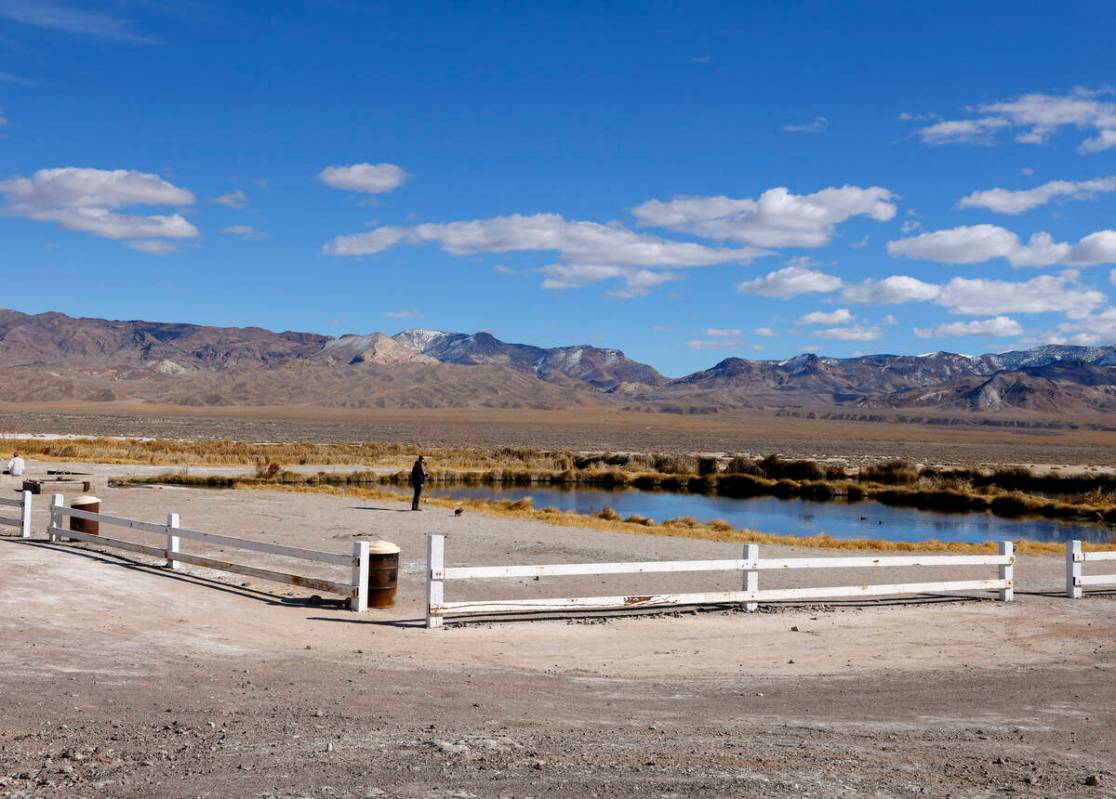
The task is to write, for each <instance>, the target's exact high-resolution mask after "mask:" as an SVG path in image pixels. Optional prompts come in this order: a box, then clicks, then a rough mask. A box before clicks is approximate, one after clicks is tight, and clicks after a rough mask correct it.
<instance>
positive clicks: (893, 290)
mask: <svg viewBox="0 0 1116 799" xmlns="http://www.w3.org/2000/svg"><path fill="white" fill-rule="evenodd" d="M941 291H942V289H941V286H936V285H934V284H933V283H925V282H923V281H921V280H919V279H918V278H914V277H910V276H908V275H891V276H890V277H885V278H884V279H883V280H871V279H869V280H865V281H864V282H862V283H853V284H850V285H847V286H845V289H844V291H842V292H841V296H842V297H843V298H844V299H845V300H847V301H848V302H855V303H859V304H863V305H898V304H900V303H904V302H926V301H927V300H933V299H937V297H938V295H939V294H941Z"/></svg>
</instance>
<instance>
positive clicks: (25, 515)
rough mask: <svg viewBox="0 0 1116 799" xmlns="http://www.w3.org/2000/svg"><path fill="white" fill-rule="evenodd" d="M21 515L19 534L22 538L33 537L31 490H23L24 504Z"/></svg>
mask: <svg viewBox="0 0 1116 799" xmlns="http://www.w3.org/2000/svg"><path fill="white" fill-rule="evenodd" d="M20 510H21V513H20V515H19V534H20V537H21V538H30V537H31V492H30V491H24V492H23V505H22V507H21V508H20Z"/></svg>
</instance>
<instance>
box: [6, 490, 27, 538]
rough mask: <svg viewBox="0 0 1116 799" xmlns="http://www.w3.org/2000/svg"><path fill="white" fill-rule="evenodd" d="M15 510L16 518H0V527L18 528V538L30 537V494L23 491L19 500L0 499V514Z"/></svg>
mask: <svg viewBox="0 0 1116 799" xmlns="http://www.w3.org/2000/svg"><path fill="white" fill-rule="evenodd" d="M8 508H16V509H17V511H18V513H19V515H18V516H0V527H18V528H19V537H20V538H30V537H31V492H30V491H24V492H23V493H22V495H21V496H20V498H19V499H4V498H3V497H0V512H7V509H8Z"/></svg>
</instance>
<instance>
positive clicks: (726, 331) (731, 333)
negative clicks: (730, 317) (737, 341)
mask: <svg viewBox="0 0 1116 799" xmlns="http://www.w3.org/2000/svg"><path fill="white" fill-rule="evenodd" d="M705 335H707V336H709V337H710V338H740V337H741V336H742V335H744V333H743V331H742V330H741V329H740V328H738V327H707V328H706V329H705Z"/></svg>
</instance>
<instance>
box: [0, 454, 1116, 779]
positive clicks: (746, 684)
mask: <svg viewBox="0 0 1116 799" xmlns="http://www.w3.org/2000/svg"><path fill="white" fill-rule="evenodd" d="M96 468H97V471H98V475H97V479H98V485H97V493H98V495H100V496H101V497H102V498H103V499H104V504H103V510H104V511H105V512H112V513H118V514H120V515H124V516H128V517H131V518H140V519H146V520H151V521H161V520H162V519H163V518H164V517H165V515H166V513H167V512H170V511H175V512H179V513H180V514H181V516H182V523H183V525H184V526H186V527H192V528H195V529H202V530H208V531H213V532H224V533H227V534H231V535H238V536H241V537H246V538H253V539H259V540H268V541H281V542H283V543H290V544H296V545H299V546H306V547H313V548H318V549H323V550H327V551H337V552H347V551H348V550H349V548H350V542H351V541H352V540H353V538H354V536H370V537H377V538H381V537H382V538H388V539H390V540H392V541H395V542H397V543H399V544H400V546H401V547H402V563H403V573H402V576H401V584H400V594H399V601H398V603H397V605H396V606H395V607H394V608H391V609H389V610H386V611H373V612H370V613H368V614H365V615H358V614H353V613H350V612H348V611H346V610H344V609H342V608H340V607H333V606H329V605H326V606H315V605H311V604H308V603H307V602H306V600H305V596H306V592H301V591H298V590H294V589H292V590H290V591H288V590H287V587H286V586H282V585H276V584H272V583H265V582H257V581H253V580H246V579H242V578H236V577H232V576H227V575H226V576H223V577H217V576H216V575H215V574H213V573H211V572H206V571H204V570H199V569H191V568H187V569H186V570H185V572H184V573H180V574H172V573H169V572H167V571H166V570H164V569H162V568H159V567H158V566H157V565H155V562H154V561H150V560H148V559H145V558H143V557H136V558H130V557H120V556H118V555H116V554H110V553H107V552H100V551H95V550H94V549H92V548H88V547H85V548H83V547H77V546H64V545H50V544H47V543H45V542H42V541H36V542H32V543H21V542H18V541H15V540H12V539H0V641H2V642H3V643H2V644H0V696H2V697H3V700H2V707H3V713H2V714H0V796H88V797H94V796H97V797H101V796H107V797H138V796H144V797H148V796H152V797H163V796H167V797H179V796H181V797H197V796H205V797H211V796H212V797H224V796H238V797H240V796H251V797H264V796H271V797H304V796H305V797H373V796H401V797H404V796H405V797H427V796H429V797H467V796H478V797H487V796H517V797H524V796H562V797H586V796H602V797H604V796H608V797H626V796H641V797H642V796H664V797H666V796H801V795H807V796H826V797H828V796H850V797H851V796H904V797H905V796H966V797H969V796H971V797H985V796H993V795H1022V796H1112V795H1116V794H1114V788H1116V712H1114V708H1116V682H1114V680H1113V676H1114V674H1113V672H1114V670H1116V657H1114V656H1113V650H1114V649H1116V644H1113V640H1114V637H1116V616H1114V613H1113V611H1114V610H1116V604H1114V599H1113V596H1112V595H1107V596H1106V595H1103V594H1097V595H1093V596H1090V597H1089V598H1087V599H1085V600H1082V601H1078V602H1072V601H1069V600H1066V599H1063V598H1061V597H1059V596H1058V593H1059V591H1060V589H1061V588H1062V581H1063V579H1064V578H1063V566H1062V563H1061V561H1060V560H1059V559H1058V558H1022V559H1020V561H1019V563H1018V564H1017V567H1016V576H1017V581H1018V588H1017V595H1016V596H1017V599H1016V601H1015V602H1014V603H1011V604H1003V603H998V602H993V601H990V600H989V599H988V596H987V595H983V596H981V595H975V596H973V597H949V598H945V597H942V598H926V599H925V600H924V601H881V602H865V603H851V604H838V605H830V606H820V605H818V606H808V607H794V606H780V607H774V608H766V609H765V611H764V612H761V613H756V614H745V613H741V612H737V611H732V610H723V609H714V610H702V611H694V612H689V611H687V612H683V613H678V614H674V613H671V614H650V615H641V616H636V617H617V616H609V617H606V618H600V617H597V618H583V619H579V620H576V621H570V620H549V621H519V622H515V621H502V622H498V623H487V622H476V623H471V624H468V625H465V626H460V627H451V628H448V629H445V630H441V631H427V630H425V629H423V628H422V627H421V626H420V621H421V617H422V591H423V577H422V568H423V567H422V559H423V541H424V535H425V534H426V533H428V532H445V533H446V534H448V535H449V536H450V538H449V541H448V544H447V554H448V560H449V562H450V563H470V564H481V563H509V562H519V563H528V562H539V563H542V562H562V561H605V560H641V559H648V560H651V559H678V558H704V557H731V556H735V555H736V554H738V553H737V548H736V547H734V546H732V545H726V544H719V543H711V542H701V541H693V540H688V539H682V538H664V537H651V536H638V535H624V534H617V533H607V532H598V531H592V530H580V529H568V528H558V527H552V526H547V525H542V524H537V523H524V522H521V521H517V520H509V519H495V518H487V517H484V516H480V515H476V514H472V513H467V514H465V515H464V516H462V517H460V518H455V517H453V516H451V515H450V514H448V513H446V512H445V511H443V510H427V511H424V512H423V513H410V512H407V511H405V510H403V506H402V505H398V504H396V503H370V502H367V501H354V500H353V499H351V498H346V497H335V496H323V495H305V494H282V493H275V492H215V491H199V490H182V489H172V488H159V489H144V488H131V489H105V488H104V487H103V483H102V482H100V481H101V479H102V478H103V477H104V475H105V474H107V473H109V472H112V473H119V472H121V471H124V470H125V468H126V467H125V468H122V467H96ZM86 470H88V469H86ZM44 505H45V503H40V507H39V509H38V510H37V511H36V513H35V525H36V529H37V530H38V531H41V530H42V529H43V526H44V524H45V509H44V507H43V506H44ZM38 535H39V536H40V538H41V536H42V534H41V532H39V533H38ZM114 535H119V536H120V537H131V536H132V534H130V533H128V532H127V531H115V530H114ZM137 540H139V539H137ZM185 548H188V551H196V552H203V551H205V550H204V548H199V547H196V546H194V545H193V544H192V543H190V544H186V547H185ZM211 551H212V552H213V553H214V554H217V551H216V550H211ZM761 551H762V552H764V554H765V555H775V556H778V555H786V554H792V553H794V554H806V553H809V554H811V555H814V556H821V555H825V554H833V553H826V552H824V551H812V550H799V549H793V548H787V547H773V546H772V547H767V546H765V547H762V548H761ZM121 554H126V553H121ZM221 554H222V556H224V557H228V558H230V559H232V558H233V557H234V555H233V553H231V552H226V553H221ZM235 557H236V558H237V559H239V560H242V561H243V562H245V563H252V564H255V565H263V566H269V567H272V568H278V567H280V564H281V563H282V561H280V560H279V559H270V558H266V557H262V556H253V555H250V554H249V553H242V554H240V555H236V556H235ZM283 565H286V566H288V567H289V566H290V562H289V561H287V562H286V563H285V564H283ZM299 570H300V571H302V569H299ZM951 571H952V570H951ZM987 571H988V570H977V571H976V572H973V574H984V573H985V572H987ZM337 572H338V570H337V569H335V568H334V569H331V567H328V566H325V567H322V570H321V571H319V572H317V573H319V574H322V575H323V576H324V575H330V574H333V575H334V576H340V575H338V573H337ZM938 573H939V572H938V571H937V570H936V571H935V574H938ZM952 573H953V574H955V575H956V576H957V577H958V578H964V577H965V576H968V574H969V573H970V572H969V570H964V569H962V570H956V571H952ZM886 574H887V579H888V580H889V581H890V580H891V578H892V577H894V578H895V579H896V580H902V579H907V578H908V577H911V575H910V574H909V573H907V574H905V573H904V570H894V571H889V572H887V573H886ZM662 577H664V576H660V575H649V576H643V577H625V578H613V577H593V578H555V579H552V580H544V581H538V582H535V581H519V580H496V581H491V582H489V583H487V584H485V585H479V584H478V585H476V586H474V585H473V584H471V583H470V584H454V583H450V584H448V595H449V597H450V598H457V597H470V596H476V597H482V596H486V597H496V596H500V597H505V596H507V597H510V596H541V595H551V596H559V595H574V594H594V593H600V592H602V591H604V592H608V593H612V592H613V591H627V590H633V591H644V592H646V590H647V589H648V586H649V582H650V581H652V580H653V581H654V582H653V585H654V587H655V590H672V589H673V588H691V589H692V588H697V587H701V586H709V587H710V590H712V588H713V587H720V586H722V585H724V586H726V587H727V586H728V585H731V581H732V578H731V576H724V577H721V576H719V575H697V576H688V577H675V578H673V579H671V580H664V579H662ZM762 579H763V580H764V584H765V585H778V584H787V585H789V584H794V583H793V582H792V581H797V582H799V583H802V584H806V583H812V584H822V581H823V580H826V579H829V580H832V579H833V578H832V577H827V576H825V575H819V574H809V573H805V572H797V573H795V574H794V575H793V577H792V576H790V575H770V576H769V575H767V574H765V575H764V576H763V578H762ZM879 579H880V573H878V572H877V573H875V574H872V575H868V574H866V573H857V572H853V573H843V574H842V575H841V577H840V580H839V582H840V583H841V584H849V583H852V582H860V581H864V582H867V581H870V580H871V581H879ZM942 579H948V577H947V575H944V574H943V575H942ZM1087 781H1097V782H1099V783H1100V784H1099V785H1096V786H1091V785H1087V784H1086V783H1087Z"/></svg>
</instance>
